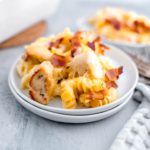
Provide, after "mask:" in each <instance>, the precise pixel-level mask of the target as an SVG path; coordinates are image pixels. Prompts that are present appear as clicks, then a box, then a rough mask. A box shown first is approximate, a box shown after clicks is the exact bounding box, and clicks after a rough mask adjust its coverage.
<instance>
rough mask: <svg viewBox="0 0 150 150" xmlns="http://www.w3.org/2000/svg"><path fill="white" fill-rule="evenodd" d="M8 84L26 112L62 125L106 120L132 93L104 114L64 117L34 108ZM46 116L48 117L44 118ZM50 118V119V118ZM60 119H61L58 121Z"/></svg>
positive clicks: (63, 115) (127, 100)
mask: <svg viewBox="0 0 150 150" xmlns="http://www.w3.org/2000/svg"><path fill="white" fill-rule="evenodd" d="M8 84H9V88H10V90H11V92H12V94H13V95H14V96H15V98H16V100H17V101H18V102H19V103H20V104H21V105H22V106H23V107H24V108H26V109H27V110H29V111H31V112H32V113H34V114H36V115H38V116H40V117H43V118H46V119H49V120H53V121H56V122H63V123H88V122H94V121H98V120H102V119H105V118H108V117H110V116H112V115H114V114H116V113H117V112H119V111H120V110H121V109H122V108H123V107H125V105H126V104H127V103H128V102H129V101H130V99H131V97H132V95H133V92H132V93H130V95H129V96H128V98H127V99H126V100H125V102H123V103H122V104H120V105H119V106H117V107H115V108H113V109H111V110H109V111H106V112H102V113H97V114H92V115H84V116H78V115H77V116H75V115H74V116H73V115H65V114H59V113H55V112H50V111H46V110H43V109H40V108H39V107H36V106H34V105H32V104H30V103H29V102H27V101H25V100H23V99H22V98H21V97H20V96H19V95H18V94H17V93H16V92H15V91H14V89H13V87H12V86H11V83H10V80H8ZM46 115H48V116H49V117H48V116H46ZM50 116H51V117H50ZM60 118H61V119H60Z"/></svg>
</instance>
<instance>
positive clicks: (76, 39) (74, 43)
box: [70, 31, 82, 48]
mask: <svg viewBox="0 0 150 150" xmlns="http://www.w3.org/2000/svg"><path fill="white" fill-rule="evenodd" d="M81 34H82V32H81V31H78V32H76V33H75V34H74V36H73V37H72V39H70V42H71V44H72V46H73V47H75V48H77V47H80V46H81V42H80V41H81Z"/></svg>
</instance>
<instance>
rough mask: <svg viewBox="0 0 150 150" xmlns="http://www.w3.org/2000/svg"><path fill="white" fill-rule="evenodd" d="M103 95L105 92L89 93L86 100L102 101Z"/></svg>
mask: <svg viewBox="0 0 150 150" xmlns="http://www.w3.org/2000/svg"><path fill="white" fill-rule="evenodd" d="M105 94H106V90H102V91H99V92H89V93H88V94H87V98H88V99H91V100H102V99H104V95H105Z"/></svg>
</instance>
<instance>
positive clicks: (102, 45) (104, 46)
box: [99, 44, 110, 50]
mask: <svg viewBox="0 0 150 150" xmlns="http://www.w3.org/2000/svg"><path fill="white" fill-rule="evenodd" d="M99 46H100V47H102V48H103V49H104V50H109V49H110V48H109V47H108V46H106V45H104V44H100V45H99Z"/></svg>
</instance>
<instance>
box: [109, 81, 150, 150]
mask: <svg viewBox="0 0 150 150" xmlns="http://www.w3.org/2000/svg"><path fill="white" fill-rule="evenodd" d="M133 98H134V99H135V100H137V101H140V102H142V103H141V104H140V106H139V108H138V109H137V110H136V112H135V113H134V114H133V115H132V117H131V118H130V120H129V121H128V122H127V123H126V125H125V126H124V127H123V129H122V130H121V132H120V133H119V134H118V135H117V138H116V139H115V141H114V142H113V144H112V145H111V147H110V150H150V88H149V87H148V86H146V85H144V84H142V83H138V84H137V86H136V90H135V94H134V96H133Z"/></svg>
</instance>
